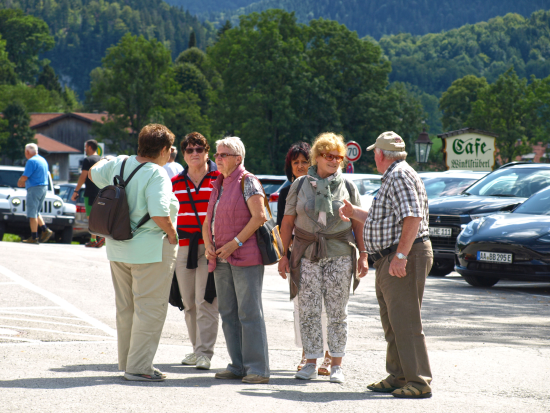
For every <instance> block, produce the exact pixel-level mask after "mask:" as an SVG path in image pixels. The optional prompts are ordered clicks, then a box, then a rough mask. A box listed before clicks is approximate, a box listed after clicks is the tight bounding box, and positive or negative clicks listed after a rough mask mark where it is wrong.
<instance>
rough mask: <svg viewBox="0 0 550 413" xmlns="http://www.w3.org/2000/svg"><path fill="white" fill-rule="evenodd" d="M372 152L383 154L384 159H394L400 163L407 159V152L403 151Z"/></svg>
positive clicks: (380, 150)
mask: <svg viewBox="0 0 550 413" xmlns="http://www.w3.org/2000/svg"><path fill="white" fill-rule="evenodd" d="M374 151H375V152H376V151H379V152H382V153H383V154H384V158H387V159H395V160H400V161H404V160H405V159H407V152H405V151H387V150H385V149H380V148H374Z"/></svg>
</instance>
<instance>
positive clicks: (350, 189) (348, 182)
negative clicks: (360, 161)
mask: <svg viewBox="0 0 550 413" xmlns="http://www.w3.org/2000/svg"><path fill="white" fill-rule="evenodd" d="M344 182H345V183H346V189H347V190H348V195H349V198H350V199H351V193H352V192H353V189H352V188H351V182H350V181H348V180H347V179H346V178H344Z"/></svg>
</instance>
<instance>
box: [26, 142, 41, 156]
mask: <svg viewBox="0 0 550 413" xmlns="http://www.w3.org/2000/svg"><path fill="white" fill-rule="evenodd" d="M25 150H26V151H29V152H32V153H34V154H37V153H38V145H37V144H36V143H27V144H26V145H25Z"/></svg>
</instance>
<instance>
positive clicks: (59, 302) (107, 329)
mask: <svg viewBox="0 0 550 413" xmlns="http://www.w3.org/2000/svg"><path fill="white" fill-rule="evenodd" d="M0 274H2V275H5V276H6V277H8V278H9V279H11V280H12V281H14V282H16V283H17V284H19V285H20V286H21V287H24V288H27V289H29V290H31V291H33V292H35V293H37V294H40V295H41V296H43V297H45V298H47V299H48V300H50V301H51V302H53V303H54V304H57V305H58V306H59V307H61V308H62V309H63V310H64V311H66V312H67V313H71V314H73V315H74V316H76V317H78V318H79V319H81V320H83V321H85V322H87V323H88V324H90V325H92V326H94V327H96V328H98V329H99V330H102V331H103V332H105V333H107V334H108V335H109V336H111V337H116V330H115V329H113V328H111V327H109V326H108V325H107V324H105V323H102V322H101V321H99V320H96V319H95V318H93V317H91V316H89V315H88V314H86V313H85V312H83V311H82V310H80V309H78V308H76V307H75V306H74V305H72V304H70V303H69V302H67V301H66V300H64V299H63V298H61V297H59V296H57V295H55V294H53V293H51V292H50V291H47V290H44V289H43V288H40V287H38V286H37V285H34V284H32V283H31V282H29V281H27V280H26V279H24V278H23V277H21V276H19V275H17V274H16V273H14V272H13V271H11V270H9V269H7V268H5V267H3V266H1V265H0ZM28 308H30V307H28ZM19 328H21V327H19ZM44 331H47V330H44ZM71 334H76V333H71ZM93 337H100V336H93Z"/></svg>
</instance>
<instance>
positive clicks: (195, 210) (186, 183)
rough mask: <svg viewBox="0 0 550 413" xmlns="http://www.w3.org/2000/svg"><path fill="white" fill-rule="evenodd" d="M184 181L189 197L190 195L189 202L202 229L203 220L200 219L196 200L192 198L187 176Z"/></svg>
mask: <svg viewBox="0 0 550 413" xmlns="http://www.w3.org/2000/svg"><path fill="white" fill-rule="evenodd" d="M183 181H184V182H185V187H186V188H187V195H189V202H190V203H191V208H193V211H194V212H195V218H197V223H198V225H199V228H201V227H202V224H201V219H200V218H199V213H198V211H197V207H196V205H195V200H194V199H193V197H192V196H191V188H190V187H189V183H188V182H187V176H184V177H183Z"/></svg>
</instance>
